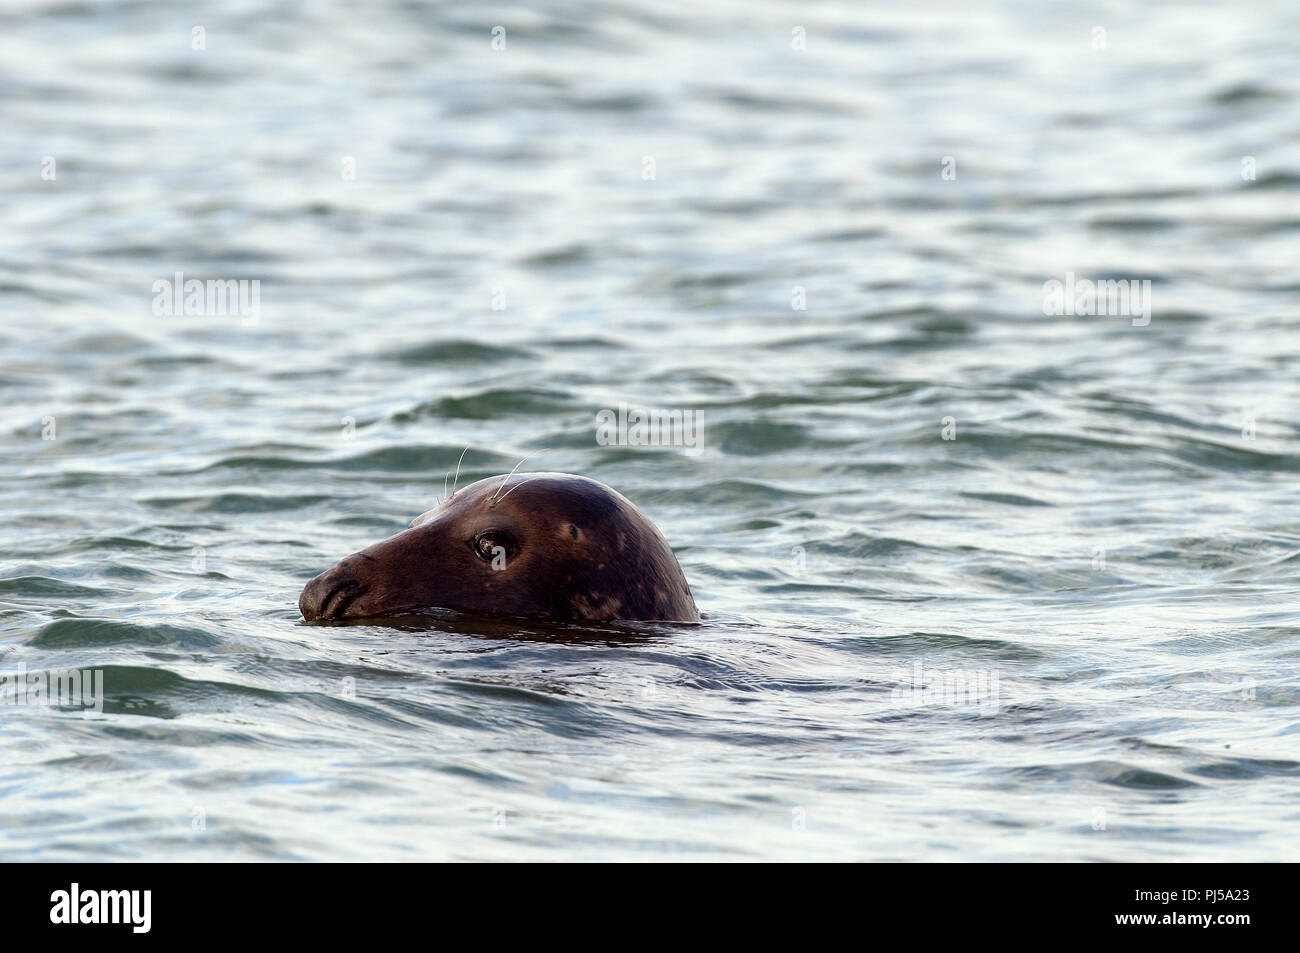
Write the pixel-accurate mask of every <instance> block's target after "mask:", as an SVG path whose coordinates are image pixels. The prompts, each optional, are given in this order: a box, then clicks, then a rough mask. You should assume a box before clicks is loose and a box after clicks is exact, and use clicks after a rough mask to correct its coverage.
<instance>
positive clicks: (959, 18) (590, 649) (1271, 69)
mask: <svg viewBox="0 0 1300 953" xmlns="http://www.w3.org/2000/svg"><path fill="white" fill-rule="evenodd" d="M195 18H196V15H195V14H192V13H187V12H183V11H180V10H178V9H176V8H174V7H173V6H172V5H170V4H165V3H160V2H153V0H137V2H129V3H120V4H104V5H99V4H94V5H85V4H79V3H28V4H18V5H10V6H8V7H6V9H5V10H4V11H3V12H0V130H3V132H0V171H2V172H3V174H2V175H0V406H3V408H4V410H3V414H2V415H0V672H15V671H18V670H20V667H22V668H23V669H25V670H27V671H31V672H34V671H45V670H54V669H66V668H85V669H91V670H101V671H102V672H103V675H104V686H105V693H106V698H105V700H104V704H103V711H102V712H99V713H95V712H91V713H90V714H88V715H83V714H81V713H79V712H77V711H72V710H60V709H58V708H51V707H47V706H40V705H30V704H29V705H22V706H19V705H13V704H10V705H6V706H3V707H0V719H2V723H3V727H4V731H3V738H2V740H0V745H3V752H4V757H3V759H2V761H3V763H2V765H0V855H2V856H3V857H5V858H6V859H37V860H63V859H82V858H90V859H104V860H110V859H124V860H134V859H181V860H212V859H217V860H224V859H230V860H249V859H276V860H284V859H310V860H333V859H347V860H351V859H535V860H557V859H613V860H638V859H647V860H655V859H682V858H686V859H724V860H753V859H772V858H781V859H818V860H839V859H870V860H896V859H913V860H1009V859H1032V860H1113V861H1117V860H1153V859H1154V860H1281V859H1292V858H1294V857H1295V856H1296V854H1297V848H1300V836H1298V835H1297V833H1296V832H1297V830H1300V825H1298V824H1297V822H1298V821H1300V681H1298V680H1297V663H1298V661H1300V650H1298V649H1297V644H1298V643H1297V636H1298V635H1300V624H1298V618H1300V617H1298V615H1297V612H1298V610H1300V587H1298V586H1297V569H1298V568H1300V532H1298V531H1297V520H1296V512H1297V504H1298V503H1300V499H1298V495H1297V491H1296V487H1297V471H1298V470H1300V427H1298V426H1297V418H1296V407H1297V406H1298V403H1297V401H1298V399H1300V358H1298V357H1297V349H1296V347H1295V344H1296V342H1297V330H1298V328H1300V278H1297V271H1296V263H1297V261H1300V255H1298V254H1297V252H1298V251H1300V158H1298V147H1300V73H1298V71H1297V65H1296V64H1297V41H1296V37H1300V10H1298V9H1297V7H1296V6H1295V4H1293V3H1284V2H1280V0H1278V2H1273V0H1266V2H1261V3H1256V4H1253V5H1251V8H1250V10H1249V11H1248V12H1247V11H1244V10H1243V9H1241V8H1236V7H1225V6H1224V5H1222V4H1191V5H1186V4H1183V5H1178V6H1177V7H1174V6H1164V5H1160V6H1153V5H1147V4H1138V3H1129V2H1114V3H1104V4H1074V3H1064V4H1051V5H1047V7H1046V8H1045V9H1038V8H1036V7H1034V6H1032V5H1031V6H1029V7H1026V6H1025V5H1024V4H1013V3H1009V2H1007V3H1002V2H988V3H981V4H973V5H971V4H948V3H935V4H925V3H922V4H912V5H905V6H904V5H900V6H898V7H896V8H893V9H880V10H867V9H863V8H862V6H861V5H858V4H849V3H843V4H841V3H816V4H783V3H774V2H753V0H750V2H746V3H739V2H736V3H710V4H668V5H664V4H646V3H636V2H631V3H620V4H617V5H604V4H591V3H587V2H565V3H558V2H557V3H552V4H548V5H546V7H545V9H536V8H530V7H526V6H509V5H507V6H498V7H494V8H493V9H492V10H491V11H479V10H476V9H473V8H466V7H463V6H461V5H457V4H433V5H427V6H426V5H418V4H412V3H399V2H367V3H364V4H360V3H358V4H337V5H334V4H328V5H317V4H303V5H274V6H272V5H266V4H255V3H245V2H236V0H223V2H217V3H215V4H209V5H207V6H205V8H204V10H203V12H202V15H201V19H199V20H198V22H195ZM497 25H502V26H504V27H505V31H506V32H505V38H506V46H505V49H501V50H494V49H493V46H492V28H493V27H494V26H497ZM196 26H201V27H202V30H203V32H202V34H201V36H202V38H203V44H202V45H203V49H198V50H196V49H194V48H193V45H194V42H195V38H196V36H198V35H199V34H195V32H194V28H195V27H196ZM1098 26H1100V27H1101V28H1102V29H1104V31H1105V34H1104V41H1105V42H1104V48H1102V49H1097V48H1094V46H1095V45H1096V42H1097V38H1098V34H1096V33H1095V31H1094V28H1095V27H1098ZM799 27H801V28H802V29H803V38H804V44H803V45H804V46H805V48H804V49H795V48H794V47H795V46H796V45H798V44H797V42H796V41H797V40H798V36H797V34H796V33H795V32H794V31H795V30H796V28H799ZM47 157H50V158H52V159H53V160H54V166H53V169H54V176H53V178H49V177H44V178H43V177H42V171H43V170H44V169H45V168H46V166H47V163H46V162H45V160H46V158H47ZM945 157H951V158H952V160H953V163H949V165H950V166H954V165H955V169H956V177H955V178H944V177H943V175H942V170H943V168H944V164H945ZM1248 158H1249V159H1250V160H1251V163H1253V165H1254V177H1253V178H1251V177H1249V171H1248V170H1249V167H1250V164H1251V163H1246V162H1245V160H1246V159H1248ZM1243 173H1246V175H1245V177H1243ZM176 272H182V273H183V274H184V275H186V276H187V277H195V278H199V279H236V280H237V279H248V280H253V279H256V280H258V281H260V307H259V311H258V315H257V318H258V319H257V321H256V322H255V323H254V322H251V321H249V322H246V321H243V320H241V319H240V317H238V316H235V315H213V314H204V315H185V314H179V315H171V316H168V315H159V314H156V313H154V309H153V307H152V305H153V301H154V297H155V295H154V291H153V285H154V283H155V282H156V281H159V280H161V279H170V278H171V277H172V276H173V275H174V274H175V273H176ZM1067 272H1070V273H1074V274H1076V275H1077V276H1080V277H1085V276H1086V277H1088V278H1090V279H1099V280H1104V279H1108V278H1113V279H1117V280H1118V279H1129V278H1132V279H1140V280H1149V281H1150V282H1151V289H1152V290H1151V295H1152V298H1151V301H1152V311H1151V320H1150V323H1149V324H1147V325H1145V326H1135V324H1134V323H1133V322H1131V321H1129V320H1127V319H1125V318H1114V317H1111V318H1107V317H1102V316H1053V317H1049V316H1045V315H1044V314H1043V285H1044V282H1045V281H1049V280H1052V279H1063V278H1064V276H1065V275H1066V273H1067ZM800 303H802V304H803V305H804V307H803V308H802V309H799V308H798V307H797V305H798V304H800ZM621 403H627V404H629V405H632V406H641V407H662V408H673V409H682V410H690V411H697V412H699V413H700V414H701V415H702V419H703V420H704V421H705V433H704V441H705V442H704V451H703V452H702V453H700V454H699V455H691V454H688V453H685V452H684V451H683V449H681V448H676V449H674V448H669V449H661V450H652V449H641V448H634V447H606V446H600V445H598V444H597V442H596V440H595V415H596V414H597V413H598V412H599V411H600V410H601V409H605V408H617V407H618V406H619V405H620V404H621ZM47 418H52V422H47ZM946 418H951V420H950V421H949V422H948V423H945V419H946ZM51 423H52V426H53V430H52V431H50V429H49V428H50V426H51ZM945 428H947V433H946V434H945ZM945 435H947V436H951V437H953V438H954V439H944V437H945ZM46 436H53V437H54V439H43V438H44V437H46ZM466 446H468V447H469V448H470V449H469V452H468V453H467V454H466V457H465V467H464V470H463V472H462V474H461V481H462V483H464V482H465V481H466V480H476V479H480V478H482V477H485V476H490V475H492V474H495V473H502V472H505V471H507V470H509V469H510V468H511V467H513V466H514V465H515V464H516V463H517V462H518V461H519V460H520V458H522V457H524V456H525V455H527V454H530V453H534V452H536V451H539V450H542V449H546V451H547V452H546V453H544V454H543V455H541V456H540V457H537V458H534V459H533V460H530V461H529V462H528V463H526V464H525V465H524V468H525V469H529V468H532V467H534V466H536V467H539V468H542V469H553V470H562V471H569V472H574V473H580V474H584V475H587V476H590V477H593V478H595V479H598V480H601V481H604V482H605V483H607V484H609V485H611V486H613V487H614V488H616V489H618V490H619V491H620V492H622V493H623V494H625V495H626V496H628V497H629V498H631V499H632V500H634V501H635V502H636V503H637V504H638V505H640V506H641V507H642V508H643V509H644V510H645V511H646V512H647V513H648V514H649V515H650V516H651V517H652V518H653V519H654V520H655V522H656V523H657V525H659V527H660V528H661V529H662V530H663V532H664V534H665V535H666V537H667V538H668V539H669V540H670V542H671V543H672V544H673V546H674V548H675V550H676V552H677V554H678V558H679V559H680V561H681V563H682V566H683V568H684V570H685V572H686V575H687V577H688V579H689V580H690V581H691V584H692V587H693V589H694V592H695V596H696V600H697V602H698V603H699V604H700V606H701V608H702V609H703V610H704V611H705V614H706V620H705V622H704V623H703V624H701V625H699V626H693V627H692V626H667V625H651V624H642V625H615V626H597V627H592V628H589V629H578V630H572V631H556V630H555V629H554V628H553V627H544V626H539V625H535V624H528V623H512V622H509V621H500V620H498V621H492V620H482V619H466V618H458V617H456V616H454V615H449V614H435V615H434V616H432V617H431V618H429V619H426V620H423V621H422V622H420V623H419V624H413V623H411V622H409V621H408V624H405V625H403V626H401V627H396V628H383V627H376V626H337V625H306V624H303V623H302V621H301V619H300V617H299V615H298V612H297V608H296V600H297V595H298V591H299V590H300V589H301V587H302V585H303V583H304V582H305V581H306V580H307V579H309V578H311V577H312V576H313V575H315V574H316V573H318V572H320V571H322V570H323V569H325V568H326V567H327V566H329V565H330V564H331V563H332V562H334V561H335V560H336V559H338V558H339V557H341V556H343V555H345V554H347V553H349V552H352V551H354V550H356V549H359V548H361V547H363V546H365V545H367V544H369V543H371V542H374V541H376V540H378V539H381V538H383V537H385V536H387V535H390V534H392V533H394V532H397V531H398V530H400V529H401V528H403V527H404V526H405V525H406V522H407V521H408V520H409V519H411V518H412V517H413V516H415V515H416V514H418V513H420V512H423V511H424V510H426V509H428V508H429V507H431V506H432V505H434V504H435V503H436V502H437V500H438V498H439V496H440V495H441V494H442V488H443V478H444V475H445V474H446V472H447V471H448V470H449V469H453V468H454V467H455V465H456V461H457V459H458V457H459V456H460V454H461V452H462V450H463V449H464V448H465V447H466ZM957 676H961V677H963V678H973V679H975V680H976V684H977V685H984V686H996V688H995V691H994V694H993V696H992V702H991V703H989V699H987V698H985V699H984V700H983V703H974V702H972V700H971V699H970V698H969V697H968V696H961V697H952V696H951V695H949V696H944V695H943V694H942V693H941V694H940V695H939V696H938V697H935V696H934V695H933V694H932V695H931V696H929V697H926V696H922V697H920V698H919V699H918V698H917V697H916V696H915V694H912V693H909V692H910V689H912V688H913V687H914V683H915V682H918V681H919V683H920V684H922V685H929V686H930V687H931V689H932V692H933V691H934V690H937V688H942V686H944V685H945V684H951V682H952V679H953V678H955V677H957ZM980 680H983V681H980ZM12 695H13V692H12V691H10V692H9V693H8V694H7V695H6V694H5V693H0V699H3V698H11V696H12ZM978 701H979V700H976V702H978Z"/></svg>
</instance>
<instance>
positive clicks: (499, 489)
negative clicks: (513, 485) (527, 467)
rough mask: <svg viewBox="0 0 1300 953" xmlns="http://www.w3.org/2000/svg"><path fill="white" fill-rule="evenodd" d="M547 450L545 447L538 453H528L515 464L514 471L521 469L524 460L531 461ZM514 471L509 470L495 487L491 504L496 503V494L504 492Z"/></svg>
mask: <svg viewBox="0 0 1300 953" xmlns="http://www.w3.org/2000/svg"><path fill="white" fill-rule="evenodd" d="M549 449H550V448H549V447H547V448H546V450H538V451H536V452H535V453H530V454H529V455H528V456H526V457H524V459H523V460H520V461H519V462H518V463H516V464H515V470H518V469H519V468H520V467H522V466H523V465H524V460H531V459H532V458H533V457H536V456H539V455H540V454H543V453H546V452H547V450H549ZM515 470H511V471H510V472H509V473H507V474H506V477H505V479H504V480H502V481H501V485H500V486H499V487H497V493H496V494H493V496H492V502H493V503H495V502H497V494H499V493H500V492H501V491H502V490H504V489H505V488H506V483H508V482H509V481H510V478H511V477H512V476H514V475H515ZM525 482H527V481H525Z"/></svg>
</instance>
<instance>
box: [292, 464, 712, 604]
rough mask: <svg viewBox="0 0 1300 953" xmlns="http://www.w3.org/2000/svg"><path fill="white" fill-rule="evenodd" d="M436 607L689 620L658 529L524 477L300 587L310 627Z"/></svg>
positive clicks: (602, 502)
mask: <svg viewBox="0 0 1300 953" xmlns="http://www.w3.org/2000/svg"><path fill="white" fill-rule="evenodd" d="M430 607H439V608H445V609H458V610H461V611H467V612H493V613H507V614H511V615H522V616H533V617H537V618H545V619H555V620H560V621H580V620H588V621H609V620H615V619H624V620H629V621H634V620H664V621H675V622H696V621H698V620H699V618H700V614H699V611H698V610H697V609H696V608H695V600H694V599H693V598H692V597H691V590H690V587H689V586H688V585H687V584H686V577H685V576H684V575H683V574H682V569H681V566H679V565H678V564H677V559H676V557H675V556H673V553H672V550H671V549H669V547H668V544H667V543H666V542H665V541H664V538H663V536H661V535H660V534H659V530H657V529H656V528H655V525H654V524H653V523H652V522H650V520H649V518H648V517H647V516H646V515H645V514H644V513H642V512H641V511H640V510H639V509H637V508H636V507H635V506H634V505H633V504H632V503H631V502H630V501H628V500H627V499H626V498H624V497H623V496H622V495H620V494H618V493H616V492H615V491H614V490H611V489H610V488H609V487H607V486H605V485H604V484H603V483H598V482H596V481H595V480H589V479H587V478H585V477H579V476H573V475H571V474H567V473H523V474H518V475H512V476H507V477H499V476H498V477H490V478H488V479H486V480H480V481H479V482H477V483H473V484H471V485H469V486H467V487H465V488H464V489H462V490H460V491H459V492H453V493H452V495H451V497H449V498H448V499H447V500H444V501H443V502H442V503H440V504H439V505H438V506H437V507H435V508H434V509H432V510H430V511H429V512H427V513H425V514H424V515H422V516H418V517H416V518H415V519H414V520H412V521H411V525H410V527H409V528H407V529H406V530H404V531H402V532H400V533H398V534H397V535H396V536H392V537H390V538H388V539H386V540H384V541H383V542H380V543H376V544H375V545H373V546H370V547H369V548H367V549H363V550H361V551H360V552H358V553H354V554H353V555H351V556H348V557H347V558H346V559H343V560H341V561H340V562H339V563H338V564H337V565H335V566H334V567H333V568H332V569H329V570H327V571H326V572H323V573H321V574H320V575H319V576H317V577H316V578H315V579H313V580H312V581H311V582H309V583H307V586H306V587H305V588H304V589H303V591H302V595H301V596H300V597H299V599H298V608H299V609H300V610H301V611H302V614H303V617H304V618H305V619H306V620H307V621H309V622H311V621H313V620H316V619H355V618H365V617H374V616H384V615H392V614H395V613H397V612H399V611H401V610H409V609H421V608H430Z"/></svg>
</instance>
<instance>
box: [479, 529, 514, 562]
mask: <svg viewBox="0 0 1300 953" xmlns="http://www.w3.org/2000/svg"><path fill="white" fill-rule="evenodd" d="M474 552H475V553H476V554H477V555H478V557H479V558H480V559H486V560H489V561H491V560H492V559H495V558H496V557H497V556H499V555H500V554H501V553H502V552H504V553H505V554H506V555H507V556H510V555H513V553H514V545H513V542H512V540H511V539H510V537H509V536H507V535H506V534H505V533H503V532H501V531H500V530H496V529H490V530H488V531H487V532H485V533H480V534H479V536H478V538H477V539H476V540H474Z"/></svg>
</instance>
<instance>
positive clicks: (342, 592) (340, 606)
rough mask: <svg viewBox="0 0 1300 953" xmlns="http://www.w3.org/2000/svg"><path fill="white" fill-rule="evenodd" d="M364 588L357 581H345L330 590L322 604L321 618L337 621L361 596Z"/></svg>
mask: <svg viewBox="0 0 1300 953" xmlns="http://www.w3.org/2000/svg"><path fill="white" fill-rule="evenodd" d="M362 588H363V587H362V585H361V583H359V582H357V581H356V580H355V579H344V580H343V581H342V582H340V583H339V584H338V585H337V586H335V587H334V588H333V589H331V590H330V593H329V595H327V596H326V597H325V600H324V601H323V602H322V603H321V607H320V608H321V611H320V615H321V618H322V619H337V618H339V617H340V616H342V615H343V613H344V611H346V610H347V607H348V606H349V605H351V604H352V601H353V600H354V599H356V597H357V596H359V595H361V591H362Z"/></svg>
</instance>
